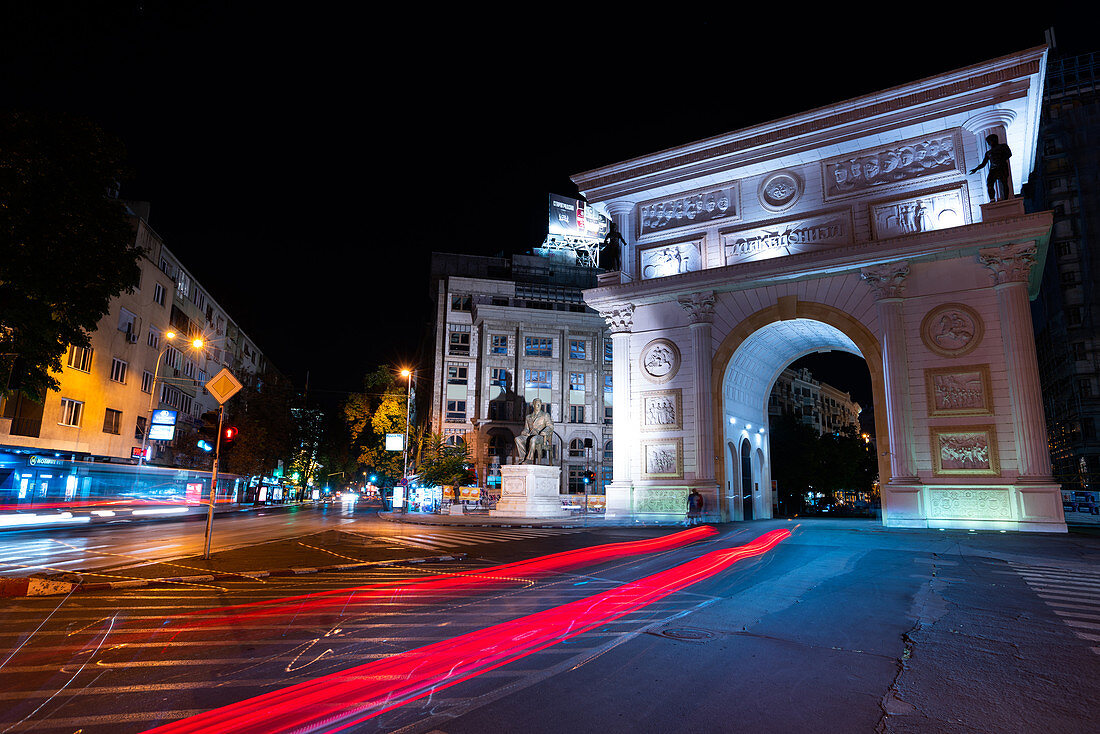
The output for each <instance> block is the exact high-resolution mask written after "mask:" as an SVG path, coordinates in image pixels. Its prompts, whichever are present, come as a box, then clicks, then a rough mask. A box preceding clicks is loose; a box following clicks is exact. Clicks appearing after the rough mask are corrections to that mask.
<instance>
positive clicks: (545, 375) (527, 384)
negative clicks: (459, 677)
mask: <svg viewBox="0 0 1100 734" xmlns="http://www.w3.org/2000/svg"><path fill="white" fill-rule="evenodd" d="M523 389H524V390H540V389H541V390H549V389H550V370H524V371H523Z"/></svg>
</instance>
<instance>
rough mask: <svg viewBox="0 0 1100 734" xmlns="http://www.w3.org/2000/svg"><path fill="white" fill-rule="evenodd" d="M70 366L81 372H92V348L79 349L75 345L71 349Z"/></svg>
mask: <svg viewBox="0 0 1100 734" xmlns="http://www.w3.org/2000/svg"><path fill="white" fill-rule="evenodd" d="M68 365H69V366H70V367H72V368H73V369H74V370H80V371H81V372H91V371H92V348H91V347H78V346H76V345H75V344H74V345H73V346H71V347H69V361H68Z"/></svg>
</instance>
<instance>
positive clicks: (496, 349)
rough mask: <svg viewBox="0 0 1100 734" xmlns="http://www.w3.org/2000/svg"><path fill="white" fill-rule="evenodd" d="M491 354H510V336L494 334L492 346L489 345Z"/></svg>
mask: <svg viewBox="0 0 1100 734" xmlns="http://www.w3.org/2000/svg"><path fill="white" fill-rule="evenodd" d="M489 353H490V354H508V337H506V336H503V335H501V334H494V335H493V337H492V342H491V346H490V347H489Z"/></svg>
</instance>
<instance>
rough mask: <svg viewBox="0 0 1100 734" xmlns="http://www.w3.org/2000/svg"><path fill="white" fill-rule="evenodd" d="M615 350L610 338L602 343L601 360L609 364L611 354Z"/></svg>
mask: <svg viewBox="0 0 1100 734" xmlns="http://www.w3.org/2000/svg"><path fill="white" fill-rule="evenodd" d="M614 352H615V349H614V344H613V343H612V342H611V340H610V339H608V340H606V341H605V342H604V343H603V361H604V362H607V363H608V364H611V359H612V354H613V353H614Z"/></svg>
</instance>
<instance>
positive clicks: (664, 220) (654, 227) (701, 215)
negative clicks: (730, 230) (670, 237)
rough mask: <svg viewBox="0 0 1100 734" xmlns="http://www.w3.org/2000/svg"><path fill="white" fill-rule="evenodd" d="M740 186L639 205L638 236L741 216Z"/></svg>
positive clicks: (719, 187) (730, 185)
mask: <svg viewBox="0 0 1100 734" xmlns="http://www.w3.org/2000/svg"><path fill="white" fill-rule="evenodd" d="M740 201H741V185H740V184H739V183H737V182H733V183H729V184H725V185H724V186H717V187H713V188H707V189H698V190H696V191H692V192H690V193H687V194H682V195H678V196H666V197H664V198H661V199H653V200H650V201H646V202H642V203H641V204H639V205H638V236H639V237H643V236H645V235H647V234H655V233H658V232H667V231H669V230H671V229H676V228H677V227H686V226H688V225H691V224H702V223H704V222H712V221H714V220H716V219H726V218H728V217H739V216H740V215H741V206H740Z"/></svg>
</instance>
